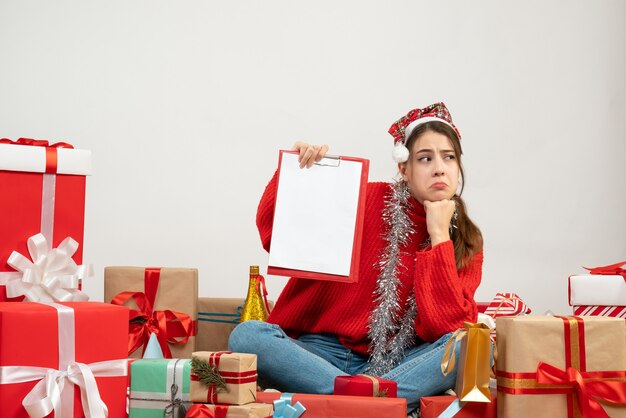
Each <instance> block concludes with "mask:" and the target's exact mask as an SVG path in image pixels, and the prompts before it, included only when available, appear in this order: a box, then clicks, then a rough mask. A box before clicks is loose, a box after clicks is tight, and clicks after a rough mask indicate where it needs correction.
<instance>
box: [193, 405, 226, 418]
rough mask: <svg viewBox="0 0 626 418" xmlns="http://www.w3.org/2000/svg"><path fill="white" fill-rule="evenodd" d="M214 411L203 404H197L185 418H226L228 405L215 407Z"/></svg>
mask: <svg viewBox="0 0 626 418" xmlns="http://www.w3.org/2000/svg"><path fill="white" fill-rule="evenodd" d="M213 408H214V410H213V411H212V410H211V409H209V407H208V406H206V405H203V404H195V405H193V406H192V407H191V408H189V409H188V410H187V415H185V418H226V414H228V406H227V405H213Z"/></svg>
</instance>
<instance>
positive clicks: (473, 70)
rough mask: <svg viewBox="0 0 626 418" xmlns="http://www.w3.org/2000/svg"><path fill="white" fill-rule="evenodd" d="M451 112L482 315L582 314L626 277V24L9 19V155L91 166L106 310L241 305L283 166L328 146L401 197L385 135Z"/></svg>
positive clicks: (2, 127) (39, 15)
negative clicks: (88, 157)
mask: <svg viewBox="0 0 626 418" xmlns="http://www.w3.org/2000/svg"><path fill="white" fill-rule="evenodd" d="M439 100H443V101H444V102H445V103H446V104H447V105H448V107H449V108H450V110H451V112H452V115H453V118H454V121H455V122H456V124H457V126H458V127H459V129H460V131H461V134H462V135H463V146H464V151H465V160H464V161H465V168H466V172H467V182H466V183H467V187H466V192H465V194H464V197H465V199H466V201H467V204H468V207H469V211H470V214H471V215H472V216H473V218H474V220H475V221H476V223H477V224H478V225H479V226H480V227H481V229H482V232H483V234H484V237H485V265H484V270H483V282H482V285H481V287H480V288H479V290H478V294H477V299H479V300H488V299H490V298H491V297H492V296H493V295H494V294H495V292H497V291H512V292H517V293H518V294H519V295H520V296H521V297H522V298H523V299H524V300H526V301H527V303H528V304H529V305H530V306H531V307H532V308H533V309H534V311H535V312H536V313H543V312H544V311H546V310H548V309H551V310H552V311H554V312H556V313H568V312H570V311H569V309H568V307H567V276H568V275H569V274H571V273H577V272H582V271H584V270H583V269H582V267H581V266H582V265H586V266H594V265H603V264H610V263H614V262H617V261H620V260H622V259H626V238H625V237H626V217H625V216H624V207H625V204H626V197H625V196H626V186H625V182H624V177H625V174H626V168H624V155H625V154H626V153H625V151H626V145H625V143H626V2H624V1H622V0H613V1H609V0H599V1H593V2H590V1H565V0H559V1H549V2H546V1H538V0H526V1H516V2H511V1H474V2H468V1H445V2H435V1H428V2H426V1H415V0H411V1H386V2H380V1H342V2H339V1H316V2H303V1H287V0H284V1H251V0H239V1H221V2H218V1H208V0H203V1H163V0H150V1H133V0H123V1H120V0H107V1H100V2H96V1H83V0H81V1H78V0H76V1H61V0H57V1H29V0H20V1H18V0H15V1H9V0H0V136H3V137H8V138H12V139H17V138H19V137H32V138H41V139H49V140H52V141H68V142H71V143H73V144H74V145H75V146H76V147H77V148H82V149H91V150H92V151H93V157H94V175H93V176H92V177H90V178H89V179H88V184H87V188H88V194H87V213H86V224H85V243H84V248H85V252H84V256H85V257H84V258H85V260H86V261H89V262H91V263H93V264H94V266H95V268H96V271H97V276H96V277H95V278H93V279H91V280H90V281H88V282H87V283H86V284H85V288H86V290H87V291H88V292H89V293H90V294H91V295H92V297H93V299H95V300H99V299H100V300H101V298H102V295H103V289H102V287H103V285H102V273H103V267H104V266H106V265H140V266H141V265H145V266H182V267H198V268H199V269H200V293H201V294H202V295H205V296H214V297H222V296H223V297H244V296H245V292H246V288H247V273H248V265H250V264H260V265H261V270H262V271H264V269H265V266H266V264H267V259H268V257H267V254H266V253H265V252H264V251H263V250H262V248H261V245H260V241H259V238H258V233H257V230H256V227H255V213H256V206H257V203H258V200H259V198H260V196H261V194H262V192H263V189H264V187H265V185H266V183H267V181H268V180H269V178H270V177H271V175H272V173H273V171H274V169H275V167H276V165H277V159H278V150H279V149H280V148H289V147H290V146H291V145H292V144H293V142H295V141H296V140H298V139H304V140H307V141H310V142H313V143H328V144H329V145H330V146H331V153H335V154H344V155H352V156H358V157H365V158H368V159H370V160H371V171H370V179H371V180H382V181H389V180H391V179H392V178H393V177H394V175H395V173H396V168H395V166H394V164H393V162H392V160H391V149H392V139H391V137H390V136H389V135H388V134H387V129H388V127H389V125H390V124H391V123H392V122H393V121H395V120H396V119H397V118H398V117H400V116H402V115H403V114H405V113H406V112H407V111H408V110H409V109H411V108H414V107H423V106H426V105H427V104H430V103H433V102H435V101H439ZM285 282H286V280H285V279H284V278H278V277H268V285H269V290H270V297H271V298H272V299H276V298H277V296H278V294H279V292H280V290H281V289H282V287H283V286H284V284H285Z"/></svg>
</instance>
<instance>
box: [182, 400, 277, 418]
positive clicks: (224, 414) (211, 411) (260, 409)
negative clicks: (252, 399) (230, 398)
mask: <svg viewBox="0 0 626 418" xmlns="http://www.w3.org/2000/svg"><path fill="white" fill-rule="evenodd" d="M273 409H274V408H273V407H272V405H269V404H266V403H249V404H246V405H213V404H195V405H193V406H192V407H191V408H190V409H189V411H187V415H185V417H186V418H272V412H273ZM285 418H286V417H285Z"/></svg>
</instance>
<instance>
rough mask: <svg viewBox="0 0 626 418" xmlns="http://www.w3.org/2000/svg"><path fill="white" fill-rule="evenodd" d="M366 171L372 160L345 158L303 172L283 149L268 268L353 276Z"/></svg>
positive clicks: (333, 159) (322, 163)
mask: <svg viewBox="0 0 626 418" xmlns="http://www.w3.org/2000/svg"><path fill="white" fill-rule="evenodd" d="M364 165H365V167H364ZM364 170H367V160H359V159H344V158H341V157H339V158H336V157H333V158H324V159H322V161H320V162H319V164H316V165H313V166H312V167H311V168H308V169H307V168H304V169H302V168H300V166H299V163H298V154H297V153H290V152H285V151H281V159H280V166H279V181H278V190H277V195H276V207H275V211H274V224H273V228H272V244H271V248H270V256H269V263H268V265H269V266H271V267H274V268H280V269H288V270H301V271H306V272H314V273H321V274H328V275H337V276H346V277H347V276H349V275H350V271H351V263H352V261H353V260H352V259H353V253H354V251H353V250H354V245H355V233H356V226H357V221H358V210H357V209H358V206H359V197H360V192H361V187H362V184H363V178H362V176H363V173H364ZM365 176H367V171H365ZM365 181H366V179H365Z"/></svg>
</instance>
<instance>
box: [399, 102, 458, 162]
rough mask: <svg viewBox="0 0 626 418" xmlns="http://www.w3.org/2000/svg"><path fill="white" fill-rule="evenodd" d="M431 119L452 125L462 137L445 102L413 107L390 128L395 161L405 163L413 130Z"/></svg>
mask: <svg viewBox="0 0 626 418" xmlns="http://www.w3.org/2000/svg"><path fill="white" fill-rule="evenodd" d="M431 121H438V122H443V123H445V124H446V125H448V126H450V127H451V128H452V129H454V132H456V135H457V136H458V138H459V140H460V139H461V134H460V133H459V130H458V129H457V128H456V126H454V123H452V116H450V112H449V111H448V108H447V107H446V105H445V104H444V103H443V102H438V103H435V104H431V105H430V106H427V107H425V108H423V109H413V110H411V111H409V113H407V114H406V116H402V117H401V118H400V119H398V120H397V121H396V122H394V123H393V124H392V125H391V127H390V128H389V133H390V134H391V136H392V137H393V140H394V144H395V145H394V147H393V153H392V156H393V160H394V161H395V162H397V163H404V162H406V161H407V160H408V159H409V154H410V153H409V150H408V149H407V147H406V141H407V139H408V138H409V136H411V132H413V130H414V129H415V128H416V127H418V126H419V125H422V124H424V123H426V122H431Z"/></svg>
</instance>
